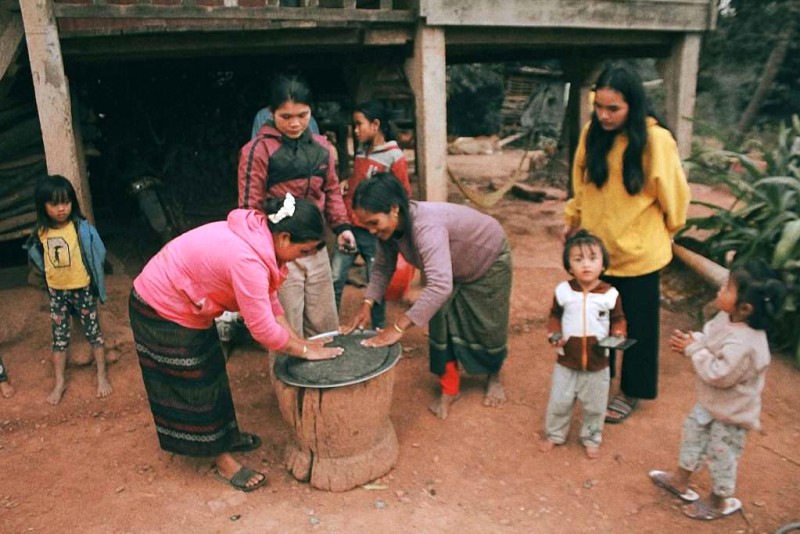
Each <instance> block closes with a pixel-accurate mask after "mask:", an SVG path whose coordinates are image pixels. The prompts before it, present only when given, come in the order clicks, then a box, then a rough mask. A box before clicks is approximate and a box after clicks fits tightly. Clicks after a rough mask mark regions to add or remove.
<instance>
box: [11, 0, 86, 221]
mask: <svg viewBox="0 0 800 534" xmlns="http://www.w3.org/2000/svg"><path fill="white" fill-rule="evenodd" d="M19 5H20V9H21V11H22V22H23V25H24V27H25V38H26V40H27V44H28V57H29V60H30V65H31V74H32V75H33V87H34V90H35V92H36V107H37V109H38V112H39V123H40V124H41V127H42V141H43V142H44V153H45V157H46V159H47V172H48V173H49V174H61V175H63V176H64V177H66V178H67V179H68V180H69V181H70V182H71V183H72V185H73V187H74V188H75V193H76V194H77V196H78V201H79V202H80V204H81V211H83V214H84V215H85V216H86V217H87V218H88V219H89V220H90V221H94V211H93V209H92V197H91V194H90V191H89V182H88V179H87V176H86V167H85V166H84V165H82V162H81V158H80V156H79V154H78V150H77V143H76V139H75V131H74V128H73V122H72V106H71V105H70V94H69V83H68V81H67V77H66V75H65V73H64V63H63V60H62V56H61V43H60V42H59V40H58V27H57V26H56V19H55V15H54V13H53V1H52V0H26V1H24V2H20V4H19Z"/></svg>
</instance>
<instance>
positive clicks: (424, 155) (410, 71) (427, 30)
mask: <svg viewBox="0 0 800 534" xmlns="http://www.w3.org/2000/svg"><path fill="white" fill-rule="evenodd" d="M405 69H406V76H407V77H408V79H409V82H410V83H411V89H412V91H413V92H414V99H415V108H416V112H415V113H416V116H415V120H416V142H417V161H416V167H417V174H418V175H419V179H420V189H421V191H420V193H421V196H422V199H423V200H435V201H446V200H447V168H446V165H447V158H446V156H447V73H446V61H445V38H444V29H443V28H432V27H428V26H424V25H420V26H418V27H417V31H416V35H415V36H414V55H413V57H411V58H410V59H408V60H407V61H406V65H405Z"/></svg>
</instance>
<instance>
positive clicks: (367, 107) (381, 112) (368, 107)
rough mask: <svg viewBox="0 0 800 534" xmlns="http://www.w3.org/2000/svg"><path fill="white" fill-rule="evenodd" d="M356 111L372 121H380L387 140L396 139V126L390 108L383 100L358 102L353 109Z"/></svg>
mask: <svg viewBox="0 0 800 534" xmlns="http://www.w3.org/2000/svg"><path fill="white" fill-rule="evenodd" d="M356 111H358V112H360V113H362V114H363V115H364V116H365V117H366V118H367V120H368V121H370V122H372V121H374V120H377V121H378V122H380V129H381V133H382V134H383V137H384V139H386V140H387V141H394V140H395V138H396V137H395V133H394V128H393V127H392V123H391V121H390V119H389V110H388V109H387V108H386V106H384V105H383V104H382V103H381V102H379V101H378V100H367V101H366V102H362V103H360V104H358V105H357V106H356V107H355V108H354V109H353V112H356Z"/></svg>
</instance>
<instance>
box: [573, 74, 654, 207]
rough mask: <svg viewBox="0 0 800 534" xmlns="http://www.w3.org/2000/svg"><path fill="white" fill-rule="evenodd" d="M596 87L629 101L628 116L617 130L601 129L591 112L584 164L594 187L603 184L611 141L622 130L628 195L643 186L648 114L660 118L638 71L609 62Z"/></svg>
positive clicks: (624, 176)
mask: <svg viewBox="0 0 800 534" xmlns="http://www.w3.org/2000/svg"><path fill="white" fill-rule="evenodd" d="M594 89H595V91H597V90H598V89H613V90H614V91H617V92H619V93H620V94H621V95H622V98H623V99H624V100H625V102H626V103H627V104H628V119H627V121H626V122H625V125H624V126H622V127H621V128H620V129H619V130H616V131H613V132H607V131H605V130H604V129H603V127H602V125H601V124H600V121H599V120H598V118H597V113H594V112H593V113H592V122H591V124H590V125H589V132H588V133H587V135H586V168H587V171H588V174H589V181H591V182H592V183H593V184H595V185H596V186H597V187H603V185H605V183H606V181H607V180H608V162H607V160H606V158H607V157H608V152H609V151H610V150H611V147H612V146H613V145H614V141H615V140H616V137H617V134H619V133H620V132H624V133H626V134H627V136H628V147H627V148H626V149H625V154H624V155H623V158H622V182H623V184H624V185H625V190H626V191H627V192H628V194H630V195H635V194H637V193H639V192H640V191H641V190H642V187H644V180H645V176H644V169H643V168H642V154H643V153H644V149H645V146H646V145H647V123H646V120H647V117H648V116H651V117H653V118H655V119H656V121H657V122H658V123H659V125H661V126H663V127H665V128H666V126H664V124H663V121H662V120H660V119H659V117H658V116H657V115H656V114H655V113H654V112H653V110H652V109H651V107H650V103H649V101H648V99H647V95H646V94H645V92H644V85H643V84H642V80H641V78H639V75H638V74H637V73H636V71H634V70H633V69H631V68H630V67H628V66H626V65H623V64H619V63H612V64H610V65H608V66H606V68H605V69H604V70H603V72H601V73H600V77H599V78H598V79H597V83H595V87H594Z"/></svg>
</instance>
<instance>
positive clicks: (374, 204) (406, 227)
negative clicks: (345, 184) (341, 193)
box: [353, 172, 413, 235]
mask: <svg viewBox="0 0 800 534" xmlns="http://www.w3.org/2000/svg"><path fill="white" fill-rule="evenodd" d="M394 206H397V209H398V212H399V216H400V223H399V226H400V231H401V232H403V233H404V234H406V235H409V234H410V233H411V229H412V227H413V221H412V220H411V211H410V208H409V203H408V195H407V194H406V190H405V189H403V184H401V183H400V180H398V179H397V177H396V176H395V175H394V174H392V173H390V172H377V173H375V174H373V175H372V176H371V177H370V178H369V179H368V180H364V181H363V182H361V183H360V184H358V187H356V190H355V192H354V193H353V209H354V210H355V209H363V210H364V211H368V212H370V213H385V214H387V215H388V214H390V213H391V212H392V208H393V207H394Z"/></svg>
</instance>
